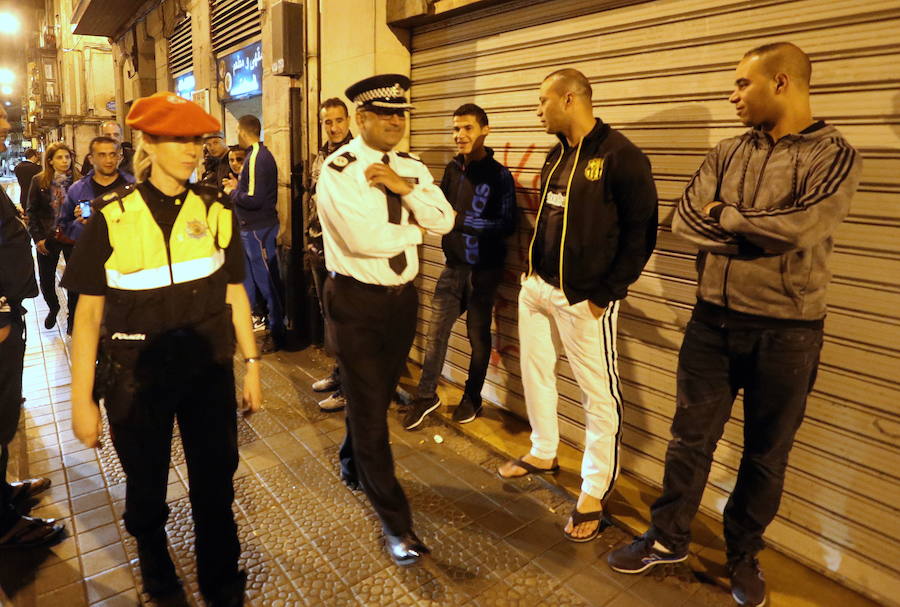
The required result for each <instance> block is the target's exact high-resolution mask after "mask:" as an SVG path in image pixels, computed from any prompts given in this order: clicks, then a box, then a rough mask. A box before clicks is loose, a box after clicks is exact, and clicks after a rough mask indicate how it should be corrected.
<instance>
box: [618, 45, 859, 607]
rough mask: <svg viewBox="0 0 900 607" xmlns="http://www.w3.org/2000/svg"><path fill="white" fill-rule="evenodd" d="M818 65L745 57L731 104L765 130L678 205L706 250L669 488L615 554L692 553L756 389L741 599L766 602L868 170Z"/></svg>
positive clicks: (735, 579)
mask: <svg viewBox="0 0 900 607" xmlns="http://www.w3.org/2000/svg"><path fill="white" fill-rule="evenodd" d="M811 71H812V66H811V64H810V61H809V57H807V56H806V54H805V53H804V52H803V51H802V50H800V49H799V48H798V47H796V46H795V45H793V44H790V43H786V42H780V43H774V44H767V45H765V46H761V47H758V48H755V49H753V50H751V51H749V52H748V53H747V54H746V55H744V57H743V59H742V60H741V62H740V63H739V64H738V66H737V70H736V72H735V81H734V92H733V93H732V94H731V97H730V98H729V101H730V102H731V103H733V104H734V105H735V109H736V110H737V115H738V118H739V119H740V120H741V122H743V123H744V124H745V125H746V126H749V127H751V128H750V130H749V131H747V132H745V133H744V134H742V135H739V136H737V137H732V138H730V139H725V140H723V141H721V142H720V143H719V144H718V145H717V146H716V147H715V148H713V150H712V151H711V152H710V153H709V154H708V155H707V156H706V160H704V161H703V164H702V165H701V166H700V169H699V170H698V171H697V173H696V174H695V175H694V177H693V179H691V182H690V183H689V184H688V187H687V189H686V190H685V192H684V196H682V198H681V202H680V203H679V204H678V205H677V207H676V212H675V217H674V219H673V220H672V231H673V232H675V233H676V234H678V235H679V236H682V237H684V238H686V239H688V240H689V241H690V242H691V243H693V244H694V245H696V246H697V247H698V248H699V249H700V253H699V260H698V261H699V263H698V267H699V268H700V277H699V280H698V285H697V286H698V288H697V305H696V306H695V307H694V313H693V315H692V317H691V321H690V322H689V323H688V325H687V328H686V329H685V334H684V341H683V343H682V345H681V352H680V353H679V356H678V394H677V397H676V398H677V406H676V407H675V419H674V420H673V421H672V440H671V442H669V447H668V450H667V451H666V468H665V473H664V475H663V490H662V495H661V496H660V498H659V499H658V500H656V502H655V503H654V504H653V506H652V507H651V510H650V512H651V527H650V529H649V530H648V531H647V533H645V534H644V535H643V536H641V537H640V538H638V540H637V541H635V542H634V543H633V544H631V545H629V546H625V547H623V548H619V549H617V550H614V551H612V552H611V553H610V555H609V559H608V560H609V565H610V567H612V568H613V569H614V570H616V571H620V572H622V573H639V572H641V571H645V570H646V569H648V568H650V567H653V566H655V565H658V564H660V563H674V562H680V561H683V560H685V559H686V558H687V549H688V545H689V544H690V537H691V529H690V525H691V520H692V519H693V518H694V515H695V514H696V512H697V508H698V507H699V505H700V498H701V496H702V494H703V489H704V487H705V486H706V479H707V476H709V469H710V465H711V464H712V461H713V451H715V448H716V443H717V442H718V440H719V437H721V436H722V432H723V430H724V427H725V423H726V422H727V421H728V418H729V416H730V415H731V408H732V405H733V404H734V397H735V395H737V393H738V390H740V389H741V388H743V389H744V453H743V456H742V458H741V465H740V468H739V469H738V476H737V482H736V483H735V486H734V490H733V491H732V493H731V496H730V497H729V499H728V503H727V504H726V505H725V512H724V519H725V520H724V523H725V545H726V553H727V556H728V572H729V575H730V577H731V589H732V596H733V597H734V599H735V601H736V602H737V603H738V604H740V605H763V604H764V603H765V601H766V587H765V581H764V579H763V577H762V573H761V572H760V570H759V563H758V561H757V559H756V555H757V553H758V552H759V551H760V550H762V548H763V546H764V544H763V539H762V536H763V533H764V532H765V530H766V527H767V526H768V525H769V523H771V522H772V519H773V518H775V514H776V513H777V512H778V505H779V503H780V501H781V492H782V488H783V486H784V473H785V468H786V467H787V461H788V454H789V453H790V450H791V447H792V446H793V444H794V435H795V434H796V432H797V429H798V428H799V426H800V423H801V422H802V421H803V414H804V411H805V408H806V398H807V396H808V395H809V392H810V391H811V390H812V386H813V383H814V382H815V378H816V369H817V368H818V365H819V351H820V350H821V348H822V332H823V326H824V318H825V311H826V306H825V289H826V287H827V286H828V281H829V279H830V277H831V274H830V272H829V271H828V265H827V264H828V258H829V255H830V253H831V250H832V248H833V234H834V231H835V229H836V228H837V227H838V225H839V224H840V222H841V221H842V220H843V219H844V217H846V215H847V212H848V211H849V209H850V199H851V198H852V196H853V194H854V192H855V191H856V187H857V185H858V184H859V175H860V171H861V170H862V166H861V164H862V163H861V161H860V158H859V155H858V154H857V153H856V151H855V150H854V149H853V148H852V147H851V146H850V144H848V143H847V141H846V140H845V139H844V138H843V137H842V136H841V134H840V132H838V130H837V129H835V128H834V127H833V126H831V125H828V124H825V123H824V122H823V121H821V120H819V121H816V120H814V119H813V117H812V110H811V109H810V103H809V81H810V74H811Z"/></svg>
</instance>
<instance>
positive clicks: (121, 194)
mask: <svg viewBox="0 0 900 607" xmlns="http://www.w3.org/2000/svg"><path fill="white" fill-rule="evenodd" d="M135 187H136V186H135V184H133V183H126V184H125V185H123V186H122V187H119V188H116V189H115V190H113V191H112V192H107V193H106V194H104V195H103V196H101V197H100V198H98V199H97V200H94V201H93V202H91V206H92V207H94V210H95V211H99V210H100V209H102V208H103V207H105V206H106V205H108V204H110V203H112V202H115V201H117V200H122V199H123V198H125V197H126V196H128V195H129V194H131V193H132V192H133V191H134V188H135Z"/></svg>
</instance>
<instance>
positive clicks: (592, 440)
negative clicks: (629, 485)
mask: <svg viewBox="0 0 900 607" xmlns="http://www.w3.org/2000/svg"><path fill="white" fill-rule="evenodd" d="M618 311H619V302H617V301H614V302H612V303H610V305H609V306H608V307H607V308H606V310H605V311H604V313H603V315H602V316H600V318H594V315H593V314H592V313H591V310H590V307H589V304H588V302H587V301H582V302H580V303H577V304H575V305H574V306H571V305H569V303H568V301H566V298H565V296H564V295H563V292H562V291H561V290H560V289H557V288H555V287H553V286H552V285H549V284H547V283H546V282H545V281H544V280H542V279H541V278H540V277H539V276H537V275H536V274H532V275H531V276H530V277H528V278H526V279H525V281H524V282H523V283H522V290H521V291H520V292H519V348H520V354H521V363H522V384H523V386H524V388H525V404H526V406H527V409H528V420H529V422H530V423H531V455H532V456H534V457H538V458H541V459H551V458H554V457H556V451H557V447H558V446H559V418H558V414H557V403H558V400H559V394H558V392H557V389H556V381H557V378H556V366H557V362H558V360H559V355H560V351H559V350H560V345H562V347H563V349H564V352H565V355H566V358H567V359H568V361H569V366H570V367H571V368H572V372H573V373H574V375H575V379H576V380H577V381H578V387H579V388H580V389H581V401H582V404H583V406H584V412H585V416H586V420H585V427H586V435H585V449H584V458H583V459H582V463H581V478H582V485H581V490H582V491H584V492H585V493H587V494H589V495H592V496H594V497H597V498H600V499H605V498H606V497H607V494H608V493H609V491H610V490H611V489H612V486H613V483H614V482H615V479H616V476H617V474H618V471H619V434H620V432H621V427H622V394H621V390H620V387H619V372H618V368H617V360H616V358H617V357H616V319H617V316H618Z"/></svg>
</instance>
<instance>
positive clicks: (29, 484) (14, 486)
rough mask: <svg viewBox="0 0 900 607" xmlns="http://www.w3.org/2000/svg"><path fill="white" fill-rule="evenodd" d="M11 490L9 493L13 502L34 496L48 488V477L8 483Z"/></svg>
mask: <svg viewBox="0 0 900 607" xmlns="http://www.w3.org/2000/svg"><path fill="white" fill-rule="evenodd" d="M9 486H10V487H11V491H10V494H9V497H10V499H11V500H12V501H13V502H21V501H24V500H30V499H32V498H34V497H36V496H37V495H38V494H39V493H43V492H44V491H46V490H47V489H49V488H50V479H49V478H29V479H25V480H24V481H15V482H13V483H10V484H9Z"/></svg>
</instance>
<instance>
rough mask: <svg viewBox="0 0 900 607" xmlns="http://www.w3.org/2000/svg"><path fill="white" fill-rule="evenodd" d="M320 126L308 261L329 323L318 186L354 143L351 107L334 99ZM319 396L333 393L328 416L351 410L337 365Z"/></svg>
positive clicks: (325, 106) (319, 386)
mask: <svg viewBox="0 0 900 607" xmlns="http://www.w3.org/2000/svg"><path fill="white" fill-rule="evenodd" d="M319 122H320V123H321V124H322V131H323V132H324V133H325V143H323V144H322V147H320V148H319V151H318V153H317V154H316V157H315V159H314V160H313V163H312V169H311V170H310V187H309V196H308V197H307V199H306V200H307V207H306V258H307V259H308V260H309V266H310V270H311V271H312V276H313V285H314V286H315V288H316V297H317V298H318V299H319V310H320V311H321V312H322V319H323V321H324V322H325V323H327V322H328V318H327V317H326V315H325V309H324V307H323V305H322V296H323V294H324V289H325V277H326V276H327V275H328V270H327V269H326V268H325V245H324V243H323V241H322V224H321V222H320V221H319V209H318V203H317V200H318V199H317V196H316V185H317V184H318V182H319V175H320V174H321V173H322V167H323V166H324V164H325V159H326V158H327V157H329V156H331V155H332V154H334V153H335V152H336V151H337V150H338V149H339V148H341V147H343V146H344V145H346V144H347V143H349V142H350V141H351V140H352V139H353V133H351V132H350V114H349V113H348V112H347V105H346V104H345V103H344V102H343V101H341V100H340V99H338V98H337V97H331V98H330V99H326V100H325V101H323V102H322V105H321V106H319ZM325 342H326V343H325V350H326V352H328V353H329V354H330V355H332V356H334V348H333V347H332V345H331V344H329V343H328V331H327V329H326V331H325ZM312 389H313V390H315V391H316V392H332V394H331V395H330V396H328V397H327V398H323V399H322V400H320V401H319V408H320V409H321V410H322V411H325V412H327V413H332V412H335V411H341V410H343V408H344V407H346V406H347V398H346V397H345V396H344V392H343V390H341V369H340V366H339V365H338V364H337V362H335V364H334V367H332V368H331V373H329V374H328V375H327V376H325V377H323V378H321V379H317V380H316V381H314V382H313V384H312Z"/></svg>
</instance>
